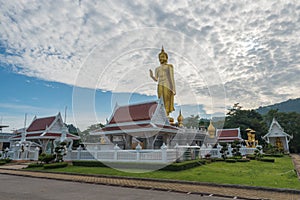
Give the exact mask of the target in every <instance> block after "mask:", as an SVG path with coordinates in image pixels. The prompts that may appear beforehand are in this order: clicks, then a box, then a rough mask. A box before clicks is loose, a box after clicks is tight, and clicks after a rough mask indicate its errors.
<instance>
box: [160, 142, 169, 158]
mask: <svg viewBox="0 0 300 200" xmlns="http://www.w3.org/2000/svg"><path fill="white" fill-rule="evenodd" d="M160 148H161V153H162V156H161V158H162V161H163V162H167V148H168V147H167V146H166V144H165V143H163V145H162V146H161V147H160Z"/></svg>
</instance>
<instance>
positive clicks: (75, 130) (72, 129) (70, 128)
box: [65, 124, 80, 148]
mask: <svg viewBox="0 0 300 200" xmlns="http://www.w3.org/2000/svg"><path fill="white" fill-rule="evenodd" d="M65 125H66V126H67V127H68V131H69V133H71V134H73V135H79V132H80V130H79V128H76V127H75V126H74V125H73V124H65ZM79 143H80V141H79V140H74V142H73V147H74V148H77V147H79Z"/></svg>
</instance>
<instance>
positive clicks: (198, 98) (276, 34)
mask: <svg viewBox="0 0 300 200" xmlns="http://www.w3.org/2000/svg"><path fill="white" fill-rule="evenodd" d="M1 5H2V6H1V8H0V18H1V27H2V28H1V29H0V35H1V38H0V42H1V43H2V44H4V45H3V46H4V47H5V49H6V53H4V54H3V53H1V54H0V61H1V62H4V63H8V64H14V65H16V66H17V68H16V69H15V70H16V72H18V73H22V74H25V75H28V76H33V77H38V78H41V79H44V80H49V81H57V82H62V83H66V84H70V85H76V86H81V87H88V88H94V87H97V88H100V89H103V90H112V91H115V92H138V93H141V94H147V95H154V94H155V90H156V89H155V88H156V87H155V84H154V83H153V82H152V81H151V79H150V78H149V75H148V69H149V68H151V69H154V68H155V67H156V66H157V65H158V59H157V53H158V52H159V48H160V46H161V45H162V44H163V45H165V48H166V51H167V52H168V53H169V62H170V63H172V64H173V65H174V67H175V77H176V83H177V96H176V101H177V103H178V104H181V105H190V104H204V108H205V109H206V110H207V111H208V109H209V108H210V107H211V104H214V107H215V109H216V108H219V107H222V106H221V105H222V104H224V101H225V97H224V91H222V88H223V84H224V89H225V92H226V102H227V104H230V105H232V104H233V103H234V102H240V103H242V104H243V105H244V107H246V108H251V107H252V108H253V107H258V106H260V105H265V104H269V103H275V102H279V101H283V100H286V99H289V98H296V97H299V89H298V88H299V87H300V79H299V78H298V76H299V72H300V51H299V47H300V40H299V33H300V30H299V29H300V26H299V20H300V3H299V2H298V1H293V0H290V1H283V0H282V1H277V2H272V1H258V2H255V3H254V2H245V1H231V2H230V1H227V0H226V1H225V0H224V1H211V2H207V1H170V2H168V3H166V2H160V1H157V2H150V1H130V2H128V1H76V2H75V1H31V2H30V3H28V2H27V1H5V2H2V3H1ZM146 27H152V28H146ZM154 27H155V28H154ZM92 50H93V51H92ZM88 55H90V56H89V57H88V58H87V59H86V57H87V56H88ZM78 73H79V76H78V78H77V79H76V78H75V77H77V75H78ZM292 88H294V89H292ZM210 110H211V109H210ZM221 110H222V109H221ZM213 111H214V110H212V112H213Z"/></svg>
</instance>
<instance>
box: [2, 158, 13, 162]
mask: <svg viewBox="0 0 300 200" xmlns="http://www.w3.org/2000/svg"><path fill="white" fill-rule="evenodd" d="M0 161H2V162H5V163H10V162H11V161H12V159H10V158H3V159H0Z"/></svg>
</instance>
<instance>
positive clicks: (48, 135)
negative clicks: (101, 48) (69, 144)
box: [11, 133, 80, 140]
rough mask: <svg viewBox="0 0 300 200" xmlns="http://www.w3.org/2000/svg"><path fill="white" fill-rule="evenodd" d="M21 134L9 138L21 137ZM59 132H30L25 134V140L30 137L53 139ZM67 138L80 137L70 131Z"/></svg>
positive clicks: (57, 136) (74, 138) (77, 138)
mask: <svg viewBox="0 0 300 200" xmlns="http://www.w3.org/2000/svg"><path fill="white" fill-rule="evenodd" d="M21 137H22V136H21V135H17V136H14V137H12V138H11V140H19V139H21ZM60 137H61V133H31V134H27V135H26V140H30V139H55V138H60ZM67 138H70V139H73V140H79V139H80V137H79V136H77V135H73V134H71V133H67Z"/></svg>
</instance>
